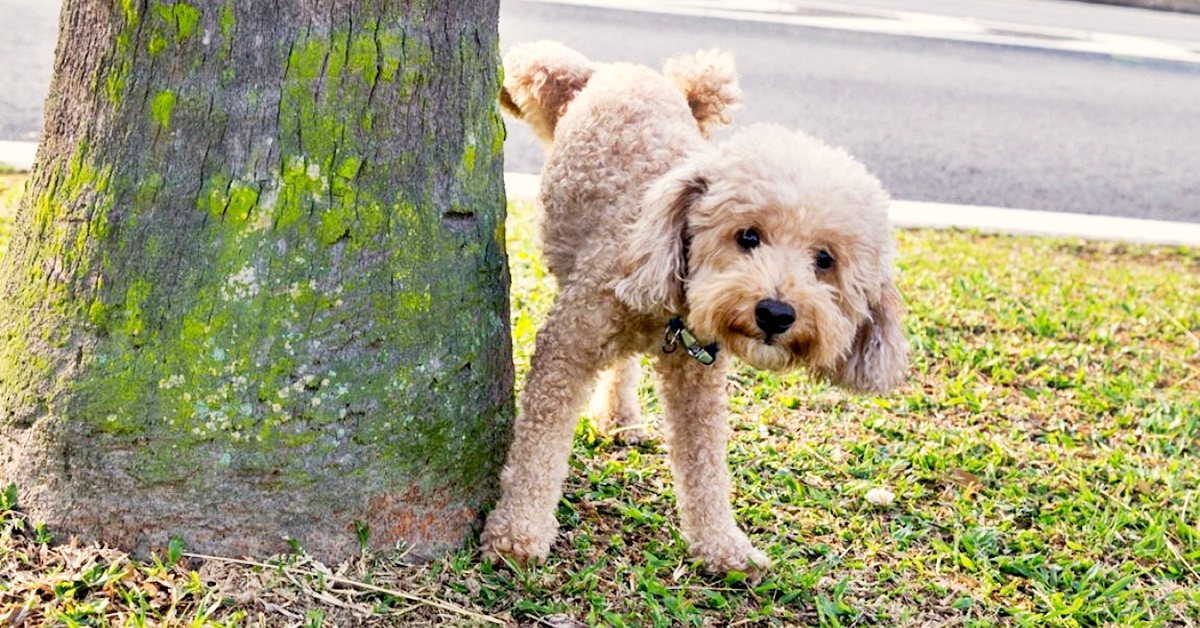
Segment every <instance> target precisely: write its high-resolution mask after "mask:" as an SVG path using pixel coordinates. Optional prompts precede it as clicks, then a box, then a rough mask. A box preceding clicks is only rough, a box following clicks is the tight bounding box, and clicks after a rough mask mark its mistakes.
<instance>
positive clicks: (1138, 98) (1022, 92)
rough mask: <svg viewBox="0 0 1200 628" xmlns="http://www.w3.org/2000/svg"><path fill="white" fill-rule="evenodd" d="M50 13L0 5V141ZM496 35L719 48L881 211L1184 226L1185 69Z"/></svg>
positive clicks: (829, 38)
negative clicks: (855, 173)
mask: <svg viewBox="0 0 1200 628" xmlns="http://www.w3.org/2000/svg"><path fill="white" fill-rule="evenodd" d="M726 4H733V5H738V3H728V2H727V3H726ZM744 4H745V5H746V6H749V5H753V4H756V3H754V2H746V3H744ZM824 4H825V5H826V6H829V7H831V8H833V9H838V8H839V7H843V8H845V9H846V10H847V11H851V12H852V11H853V10H855V9H858V8H863V7H867V8H872V9H879V10H905V11H922V12H926V13H929V14H934V15H941V16H948V17H965V18H985V19H989V20H997V21H999V22H1000V23H1005V22H1014V23H1015V22H1021V23H1025V24H1033V25H1035V26H1044V27H1047V28H1074V29H1082V30H1096V31H1102V32H1116V33H1122V34H1126V35H1134V36H1142V37H1154V38H1160V39H1166V40H1173V39H1181V38H1185V37H1187V36H1189V35H1191V38H1192V39H1193V40H1200V18H1198V17H1197V16H1181V15H1176V14H1169V13H1159V12H1151V11H1141V10H1132V9H1122V8H1113V7H1101V6H1096V5H1088V4H1079V3H1070V2H1054V1H1051V0H1004V1H999V0H839V2H838V4H833V3H824ZM739 6H740V5H739ZM838 12H839V11H836V10H833V11H830V13H838ZM57 14H58V2H55V1H53V0H0V140H23V141H36V139H37V136H38V132H39V128H40V126H41V114H42V100H43V98H44V96H45V92H46V89H47V86H48V84H49V77H50V72H51V70H52V61H53V50H54V40H55V36H56V33H57ZM500 32H501V39H502V46H503V47H504V48H507V47H508V46H510V45H512V44H513V43H514V42H518V41H523V40H530V39H547V38H549V39H558V40H561V41H564V42H566V43H568V44H569V45H571V46H573V47H575V48H577V49H579V50H580V51H582V52H584V53H585V54H587V55H589V56H591V57H593V58H596V59H602V60H618V59H619V60H628V61H636V62H641V63H647V64H650V65H655V66H657V65H659V64H660V63H661V61H662V59H664V58H666V57H667V56H669V55H670V54H673V53H676V52H682V51H691V50H696V49H698V48H707V47H713V46H720V47H723V48H728V49H730V50H732V51H733V52H734V54H735V55H736V57H737V60H738V63H739V66H740V68H741V73H742V85H743V88H744V90H745V92H746V98H747V101H746V105H745V106H744V107H743V108H742V109H741V110H739V111H738V112H737V114H736V116H735V117H736V121H735V124H738V125H740V124H746V123H749V122H758V121H766V122H776V123H780V124H784V125H787V126H792V127H796V128H801V129H804V130H806V131H808V132H810V133H812V134H814V135H817V136H818V137H822V138H824V139H826V140H827V141H829V142H831V143H834V144H839V145H842V146H845V147H847V148H849V149H850V150H851V151H852V152H853V153H855V154H856V155H858V156H859V158H860V159H862V161H863V162H864V163H866V164H867V166H868V167H869V168H870V169H871V170H873V171H874V172H875V173H876V174H878V175H879V177H880V178H881V179H882V180H883V181H884V184H885V185H886V186H887V187H888V188H889V190H891V192H892V194H893V195H894V196H895V197H896V198H900V199H905V200H915V201H933V202H942V203H959V204H968V205H993V206H1000V207H1015V208H1025V209H1035V210H1048V211H1067V212H1079V213H1089V214H1104V215H1118V216H1131V217H1145V218H1156V219H1162V220H1175V221H1186V222H1193V223H1200V64H1187V63H1172V62H1161V61H1146V60H1137V59H1134V58H1124V59H1113V58H1110V57H1104V56H1097V55H1086V54H1077V53H1067V52H1062V51H1055V50H1042V49H1037V48H1028V47H1016V46H1002V45H994V44H982V43H972V42H967V41H949V40H943V39H935V38H921V37H909V36H898V35H887V34H875V33H867V32H855V31H846V30H827V29H818V28H811V27H804V26H789V25H783V24H773V23H763V22H750V21H731V20H723V19H713V18H703V17H686V16H671V15H652V14H645V13H633V12H626V11H617V10H610V9H597V8H585V7H573V6H563V5H552V4H543V3H533V2H527V1H524V0H503V2H502V4H501V21H500ZM1193 33H1194V35H1192V34H1193ZM1085 35H1086V33H1085ZM1050 39H1053V38H1051V37H1047V40H1050ZM509 130H510V136H509V141H508V142H507V169H508V170H509V171H512V172H531V173H533V172H537V171H538V170H539V169H540V163H541V150H540V147H539V146H538V145H537V144H536V142H534V140H533V139H532V136H531V135H530V134H529V133H528V131H527V130H526V129H525V127H524V126H523V125H522V124H520V123H510V125H509Z"/></svg>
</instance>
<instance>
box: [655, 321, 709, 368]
mask: <svg viewBox="0 0 1200 628" xmlns="http://www.w3.org/2000/svg"><path fill="white" fill-rule="evenodd" d="M676 343H681V344H683V348H684V350H685V351H687V353H688V355H690V356H692V357H693V358H696V361H697V362H699V363H701V364H703V365H705V366H710V365H712V363H713V362H716V361H717V343H715V342H714V343H712V344H710V345H701V344H700V341H699V340H696V337H695V336H693V335H692V332H690V331H688V328H687V327H686V326H684V324H683V319H682V318H679V317H678V316H676V317H674V318H672V319H671V320H669V321H667V333H666V334H665V335H664V336H663V346H662V350H663V353H671V352H673V351H675V347H676Z"/></svg>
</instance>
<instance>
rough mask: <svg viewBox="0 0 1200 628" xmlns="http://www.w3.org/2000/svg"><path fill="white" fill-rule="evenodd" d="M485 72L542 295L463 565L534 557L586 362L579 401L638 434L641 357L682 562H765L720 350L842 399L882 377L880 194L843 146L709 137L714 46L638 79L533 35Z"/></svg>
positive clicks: (727, 97) (713, 118) (754, 565)
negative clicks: (816, 380)
mask: <svg viewBox="0 0 1200 628" xmlns="http://www.w3.org/2000/svg"><path fill="white" fill-rule="evenodd" d="M503 63H504V71H505V77H504V82H503V86H502V87H503V89H502V93H501V97H500V100H501V105H502V107H503V108H504V110H505V111H506V112H508V113H510V114H512V115H513V116H515V117H517V118H519V119H521V120H523V121H525V122H527V123H528V124H529V125H530V126H531V127H532V129H533V131H534V133H535V134H536V135H537V137H538V138H539V140H540V141H541V142H542V143H543V145H544V148H545V151H546V160H545V166H544V168H543V171H542V179H541V181H542V183H541V192H540V203H539V211H540V214H541V216H540V218H541V238H542V246H543V251H544V257H545V260H546V263H547V266H548V268H549V270H550V271H551V273H552V274H553V275H554V277H555V278H556V279H557V281H558V284H559V293H558V296H557V298H556V300H555V303H554V305H553V307H552V309H551V311H550V314H549V316H548V318H547V320H546V322H545V324H544V325H543V326H542V328H541V329H540V330H539V331H538V334H537V339H536V348H535V350H534V354H533V357H532V359H531V363H530V369H529V375H528V378H527V381H526V384H525V389H524V391H523V394H522V395H521V400H520V407H519V412H518V416H517V419H516V423H515V426H514V433H513V441H512V444H511V445H510V448H509V451H508V458H507V462H506V465H505V467H504V469H503V471H502V473H501V476H500V488H501V496H500V499H499V501H498V502H497V504H496V506H495V508H494V509H493V510H492V512H491V513H490V514H489V515H488V518H487V521H486V523H485V525H484V530H483V534H482V537H481V540H480V544H481V550H482V554H483V556H484V557H485V558H486V559H489V560H496V559H498V558H506V559H509V560H513V561H515V562H517V563H521V564H527V563H540V562H542V561H544V560H545V559H546V557H547V556H548V554H549V551H550V546H551V544H552V542H553V541H554V538H555V536H556V534H557V530H558V524H557V521H556V519H555V508H556V505H557V503H558V500H559V498H560V497H561V495H562V484H563V481H564V480H565V479H566V476H567V470H568V459H569V457H570V452H571V441H572V438H573V436H574V431H575V425H576V421H577V416H578V412H579V411H580V410H581V409H582V407H583V405H584V404H585V402H586V401H587V397H588V395H589V393H590V392H592V389H593V385H594V384H595V383H596V381H597V378H598V376H599V375H600V373H601V372H602V371H603V372H604V376H603V377H602V378H600V382H601V385H600V388H599V390H596V391H595V403H594V406H593V407H594V408H598V409H599V410H598V413H599V414H600V415H602V417H601V418H602V419H604V420H603V421H602V424H603V427H604V428H605V429H609V430H612V431H615V432H617V434H618V436H622V435H623V436H624V438H625V439H626V440H636V439H637V438H640V437H642V436H644V428H642V427H639V426H640V425H641V419H640V408H639V404H638V398H637V391H636V385H637V379H638V376H639V372H638V371H639V359H640V358H639V356H641V355H643V354H650V355H652V356H653V357H654V368H655V370H656V372H657V376H658V381H657V383H658V388H657V391H658V395H659V399H660V400H661V401H662V404H663V407H664V412H663V414H664V417H663V431H664V438H665V443H666V447H667V450H668V452H669V456H670V462H671V468H672V472H673V476H674V486H675V496H676V502H677V504H678V509H679V515H680V521H681V525H680V528H681V531H682V533H683V537H684V539H685V540H686V541H687V543H688V549H689V552H690V554H691V555H692V556H693V558H695V559H697V560H698V561H699V562H701V563H702V565H703V568H704V569H705V570H707V571H710V572H713V573H724V572H728V571H734V570H736V571H745V572H760V571H762V570H765V569H768V568H769V566H770V560H769V559H768V557H767V555H766V554H765V553H763V552H762V551H760V550H758V549H756V548H755V547H754V546H753V545H752V544H751V542H750V540H749V538H748V537H747V536H746V534H745V532H743V531H742V530H741V528H739V527H738V525H737V523H736V521H735V520H734V513H733V508H732V506H731V503H730V497H731V496H730V492H731V480H730V475H729V470H728V467H727V465H726V459H725V456H726V443H727V439H728V435H729V427H728V423H727V418H726V405H727V404H726V398H725V372H726V369H727V368H728V366H729V362H730V355H731V354H732V355H734V356H737V357H738V358H740V359H741V360H743V361H744V362H745V363H747V364H749V365H751V366H753V367H756V368H761V369H769V370H774V371H786V370H790V369H795V368H799V367H804V368H807V369H809V370H810V371H811V372H813V373H815V374H817V375H818V376H819V377H822V378H825V379H827V380H829V381H831V382H833V383H834V384H837V385H839V386H842V387H845V388H848V389H851V390H854V391H864V392H882V391H887V390H889V389H891V388H892V387H894V386H896V385H898V384H899V383H901V381H902V380H903V379H904V377H905V375H906V372H907V365H908V344H907V341H906V340H905V338H904V334H903V331H902V328H901V318H902V308H903V302H902V299H901V296H900V294H899V293H898V291H897V290H896V287H895V283H894V279H893V271H892V265H893V257H894V249H895V245H894V243H893V239H892V235H891V226H890V224H889V222H888V217H887V205H888V203H889V197H888V195H887V193H886V192H885V191H884V189H883V187H882V185H881V184H880V182H879V181H878V180H877V179H876V178H875V177H874V176H872V175H871V174H870V173H869V172H868V171H867V169H866V168H865V167H864V166H863V165H862V164H861V163H859V162H858V161H856V160H855V159H854V158H853V157H851V156H850V155H849V153H847V152H846V151H844V150H842V149H837V148H832V147H830V146H828V145H826V144H824V143H822V142H820V141H819V140H816V139H814V138H812V137H809V136H808V135H805V134H803V133H799V132H796V131H791V130H787V129H785V128H782V127H779V126H774V125H755V126H750V127H748V128H746V129H744V130H742V131H741V132H739V133H736V134H734V135H733V136H732V137H731V138H729V139H728V140H726V141H723V142H721V143H719V144H716V145H714V144H712V143H711V142H710V141H709V134H710V133H711V131H712V130H714V129H716V128H719V127H721V126H723V125H725V124H728V122H729V114H728V112H729V110H730V109H732V108H733V107H734V106H735V105H737V104H738V102H739V101H740V99H741V91H740V89H739V87H738V84H737V73H736V69H735V67H734V63H733V60H732V57H731V56H730V55H729V54H728V53H724V52H720V51H702V52H698V53H696V54H693V55H685V56H679V57H675V58H672V59H670V60H668V61H667V63H666V64H665V66H664V68H663V71H662V73H659V72H656V71H654V70H653V69H651V68H649V67H645V66H641V65H634V64H628V63H596V62H593V61H591V60H589V59H587V58H586V57H584V56H583V55H582V54H580V53H578V52H576V51H574V50H571V49H570V48H568V47H566V46H564V45H562V44H559V43H555V42H548V41H542V42H535V43H527V44H522V45H518V46H516V47H514V48H512V49H511V50H510V52H509V53H508V54H506V55H505V58H504V62H503Z"/></svg>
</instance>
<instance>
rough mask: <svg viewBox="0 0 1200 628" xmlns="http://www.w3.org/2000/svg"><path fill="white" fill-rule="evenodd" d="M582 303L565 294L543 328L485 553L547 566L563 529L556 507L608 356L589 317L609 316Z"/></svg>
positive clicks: (487, 532) (486, 533)
mask: <svg viewBox="0 0 1200 628" xmlns="http://www.w3.org/2000/svg"><path fill="white" fill-rule="evenodd" d="M576 301H578V300H577V299H574V298H572V296H571V295H570V294H567V293H564V294H561V295H559V298H558V300H557V302H556V303H555V304H554V308H553V309H552V310H551V312H550V316H549V317H548V319H547V321H546V324H545V325H544V326H543V327H542V329H541V330H539V331H538V335H537V341H536V342H537V346H536V348H535V349H534V354H533V357H532V359H531V360H530V364H529V376H528V378H527V379H526V382H525V390H524V392H523V393H522V395H521V407H520V411H519V412H518V414H517V421H516V425H515V426H514V429H513V442H512V445H511V446H510V447H509V450H508V461H507V463H506V464H505V467H504V470H503V471H502V472H501V474H500V491H501V493H500V501H499V502H498V503H497V504H496V508H495V509H494V510H493V511H492V513H491V514H490V515H489V516H488V519H487V524H486V525H485V526H484V529H483V536H482V538H481V540H480V544H481V546H482V550H483V556H484V558H487V559H491V560H494V559H496V558H497V557H506V558H510V559H512V560H514V561H516V562H518V563H521V564H526V563H529V562H535V563H540V562H542V561H543V560H545V559H546V557H547V556H548V555H549V553H550V545H551V544H552V543H553V541H554V536H555V534H556V533H557V531H558V522H557V520H556V519H555V516H554V511H555V507H556V506H557V505H558V499H559V497H561V496H562V484H563V481H564V480H565V479H566V477H567V470H568V462H569V460H570V457H571V440H572V438H573V437H574V435H575V424H576V423H577V419H578V413H579V410H580V408H581V407H582V406H583V403H584V402H585V401H586V399H587V394H588V392H589V391H590V390H591V388H592V383H593V381H594V380H595V377H596V373H597V371H598V370H599V368H600V367H601V366H603V365H604V363H605V361H606V357H607V356H606V355H605V352H606V350H607V347H606V346H605V345H604V344H603V343H602V342H597V339H596V338H595V336H594V335H593V331H594V330H595V329H596V328H595V327H591V326H589V325H588V321H587V318H589V317H595V316H597V315H599V316H603V313H598V312H596V311H595V310H594V309H593V310H590V311H589V310H587V309H584V308H582V306H580V304H579V303H578V302H576ZM581 313H586V314H587V315H586V316H585V315H581Z"/></svg>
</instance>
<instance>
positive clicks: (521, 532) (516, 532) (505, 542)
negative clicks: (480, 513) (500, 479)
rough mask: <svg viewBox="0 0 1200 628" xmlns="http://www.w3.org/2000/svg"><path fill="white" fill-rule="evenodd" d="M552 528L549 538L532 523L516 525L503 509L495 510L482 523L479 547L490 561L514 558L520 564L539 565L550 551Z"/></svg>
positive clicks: (511, 559)
mask: <svg viewBox="0 0 1200 628" xmlns="http://www.w3.org/2000/svg"><path fill="white" fill-rule="evenodd" d="M553 536H554V535H553V532H551V534H550V535H549V537H548V538H547V535H545V534H538V533H537V532H536V531H534V530H533V529H532V528H531V527H530V526H520V525H517V523H516V522H515V521H513V520H512V519H511V518H510V517H508V516H506V515H505V513H502V512H500V511H496V512H493V513H492V514H491V516H489V517H488V520H487V524H485V525H484V527H483V535H482V536H480V538H479V549H480V554H481V555H482V557H483V559H484V560H486V561H488V562H493V563H496V562H507V561H512V562H514V563H516V564H518V565H521V566H527V565H540V564H542V563H544V562H546V558H547V557H548V556H549V555H550V542H551V541H552V540H553Z"/></svg>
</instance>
